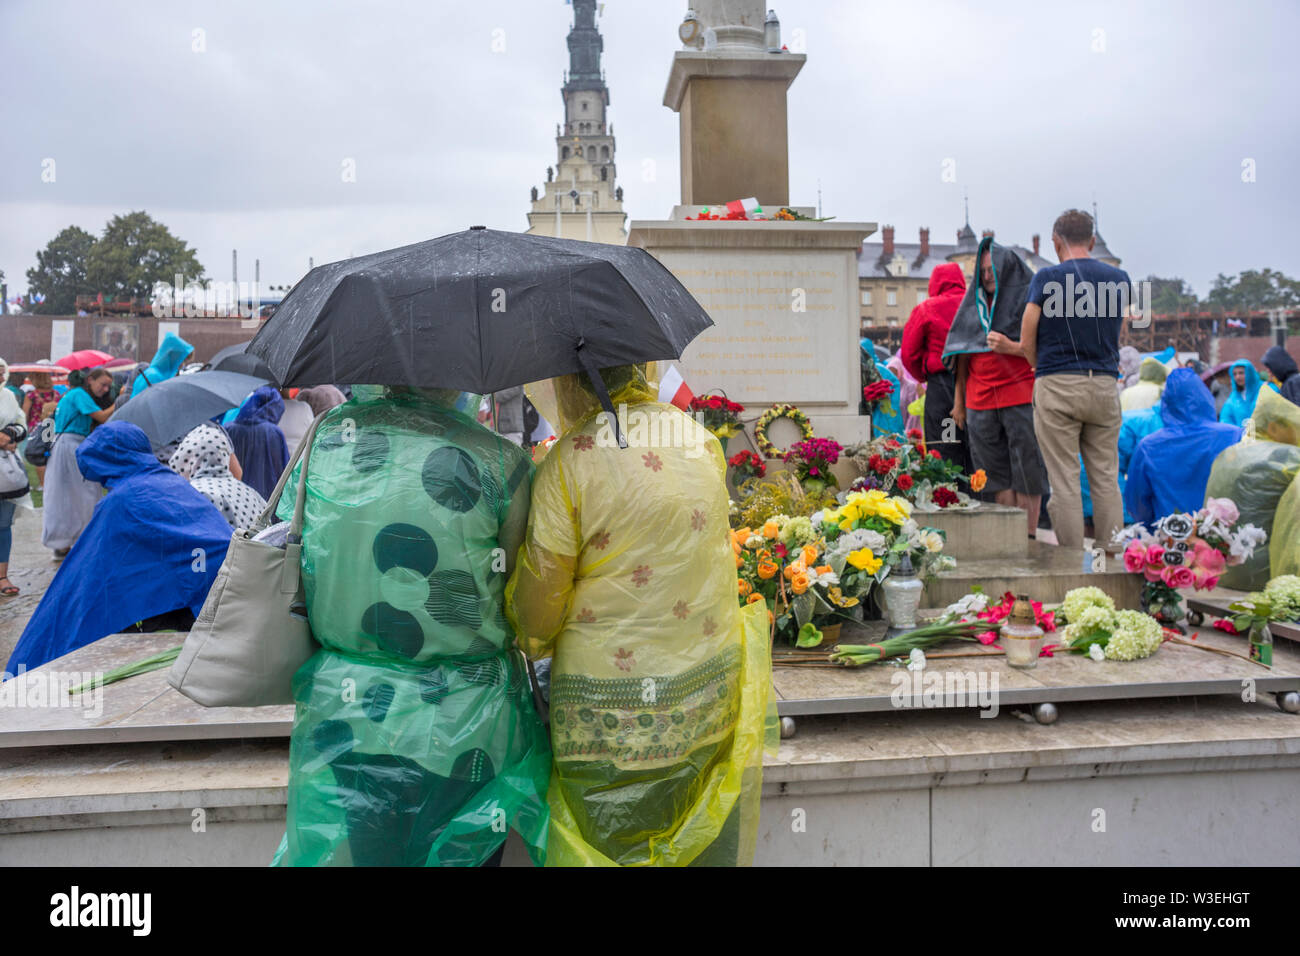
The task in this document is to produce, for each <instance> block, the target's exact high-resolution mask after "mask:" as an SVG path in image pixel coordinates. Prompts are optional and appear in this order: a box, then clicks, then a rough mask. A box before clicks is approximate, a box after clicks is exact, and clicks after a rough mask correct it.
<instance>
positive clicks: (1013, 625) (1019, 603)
mask: <svg viewBox="0 0 1300 956" xmlns="http://www.w3.org/2000/svg"><path fill="white" fill-rule="evenodd" d="M999 636H1000V638H1001V639H1002V647H1003V649H1004V650H1005V651H1006V654H1007V663H1008V664H1010V665H1011V666H1012V667H1021V668H1025V669H1028V668H1031V667H1037V666H1038V654H1039V652H1040V651H1041V650H1042V649H1043V642H1044V641H1045V640H1046V639H1047V635H1046V634H1044V632H1043V629H1042V628H1041V627H1039V626H1038V623H1037V621H1036V620H1035V619H1034V606H1033V604H1031V603H1030V601H1029V596H1028V595H1026V594H1021V595H1018V596H1017V597H1016V603H1015V605H1014V606H1013V607H1012V608H1011V616H1010V617H1008V618H1007V619H1006V621H1005V622H1004V623H1003V625H1002V628H1001V630H1000V631H999Z"/></svg>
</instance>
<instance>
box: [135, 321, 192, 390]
mask: <svg viewBox="0 0 1300 956" xmlns="http://www.w3.org/2000/svg"><path fill="white" fill-rule="evenodd" d="M193 351H194V346H192V345H190V343H189V342H186V341H185V340H184V339H183V338H181V337H180V336H179V335H177V334H176V333H175V332H168V333H167V334H166V335H164V336H163V340H162V341H161V342H159V343H158V351H157V352H155V353H154V356H153V361H152V362H151V363H150V364H149V367H148V368H146V369H142V370H141V371H140V372H139V374H137V375H136V377H135V382H134V384H132V386H131V397H132V398H134V397H135V396H137V395H139V394H140V393H141V392H143V391H144V390H145V389H146V388H148V387H149V386H150V385H157V384H158V383H159V382H165V381H166V380H167V379H169V378H172V377H173V376H175V375H176V373H178V372H179V371H180V370H181V365H182V364H184V362H185V359H186V358H187V357H188V356H189V355H190V354H191V353H192V352H193Z"/></svg>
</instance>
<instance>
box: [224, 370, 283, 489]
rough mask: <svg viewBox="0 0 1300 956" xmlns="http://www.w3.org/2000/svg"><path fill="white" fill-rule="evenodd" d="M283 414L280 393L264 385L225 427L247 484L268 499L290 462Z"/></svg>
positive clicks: (271, 386)
mask: <svg viewBox="0 0 1300 956" xmlns="http://www.w3.org/2000/svg"><path fill="white" fill-rule="evenodd" d="M283 414H284V399H283V398H281V397H280V392H279V391H278V390H277V389H276V388H275V386H273V385H263V386H262V387H261V388H259V389H258V390H257V391H255V392H254V393H253V394H252V396H251V397H250V398H249V399H248V401H246V402H244V406H243V408H241V409H240V410H239V414H238V415H236V416H235V420H234V421H233V422H231V423H230V424H229V425H227V426H226V432H227V433H228V434H229V435H230V444H231V446H232V447H233V448H234V449H235V457H236V458H238V459H239V464H240V465H241V466H242V467H243V469H244V477H243V481H244V484H246V485H249V486H251V487H252V488H253V489H254V490H255V491H256V492H257V493H258V494H259V495H261V496H262V497H263V498H267V499H269V498H270V497H271V492H273V491H274V490H275V485H276V483H277V482H278V481H279V480H280V474H281V472H283V471H284V466H285V465H287V464H288V463H289V445H288V443H287V442H286V441H285V438H284V432H282V431H281V430H280V426H279V424H278V423H279V421H280V416H281V415H283Z"/></svg>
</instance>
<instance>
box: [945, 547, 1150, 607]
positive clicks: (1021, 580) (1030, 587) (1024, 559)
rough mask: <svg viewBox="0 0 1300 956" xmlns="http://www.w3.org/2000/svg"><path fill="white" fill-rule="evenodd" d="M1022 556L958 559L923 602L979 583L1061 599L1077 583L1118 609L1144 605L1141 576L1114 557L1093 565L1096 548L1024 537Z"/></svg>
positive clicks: (991, 591)
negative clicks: (1102, 594)
mask: <svg viewBox="0 0 1300 956" xmlns="http://www.w3.org/2000/svg"><path fill="white" fill-rule="evenodd" d="M1025 544H1026V545H1027V547H1026V549H1025V553H1024V555H1022V556H1020V557H995V558H975V559H973V560H965V561H963V560H962V559H961V558H960V557H958V558H957V567H956V568H954V569H953V570H952V571H948V572H945V573H943V574H941V575H939V576H938V577H937V578H935V579H934V580H932V581H931V582H929V583H928V584H927V585H926V590H925V597H924V598H923V599H922V603H923V604H925V605H927V606H930V607H945V606H946V605H948V604H951V603H952V602H954V601H956V600H958V599H959V598H961V597H962V596H963V595H964V594H966V593H968V592H969V591H970V589H971V586H972V585H975V584H978V585H980V586H981V587H982V588H983V589H984V592H985V593H986V594H988V595H990V596H991V597H993V598H994V599H995V600H996V599H998V598H1000V597H1001V595H1002V594H1003V592H1005V591H1010V592H1012V593H1013V594H1028V595H1029V596H1030V598H1031V599H1032V600H1035V601H1042V602H1043V603H1045V604H1053V603H1058V602H1060V601H1062V600H1064V598H1065V592H1066V591H1069V590H1070V589H1072V588H1078V587H1098V588H1101V589H1102V590H1103V591H1105V592H1106V593H1107V594H1109V595H1110V596H1111V597H1112V598H1113V599H1114V600H1115V606H1116V607H1118V608H1132V609H1135V610H1136V609H1138V608H1139V607H1141V602H1140V595H1141V591H1142V575H1140V574H1129V573H1128V572H1126V571H1125V570H1124V562H1123V560H1122V559H1121V558H1118V557H1113V556H1112V557H1109V558H1107V559H1106V561H1105V563H1104V566H1102V567H1099V568H1098V570H1095V571H1094V570H1093V558H1092V555H1091V553H1089V552H1087V551H1082V550H1078V551H1076V550H1072V549H1068V548H1060V547H1057V546H1056V545H1051V544H1043V543H1041V542H1039V541H1030V540H1028V537H1026V539H1025Z"/></svg>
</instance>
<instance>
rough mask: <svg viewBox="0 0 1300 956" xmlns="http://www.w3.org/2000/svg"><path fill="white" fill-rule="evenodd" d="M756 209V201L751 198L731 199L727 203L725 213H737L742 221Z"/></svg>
mask: <svg viewBox="0 0 1300 956" xmlns="http://www.w3.org/2000/svg"><path fill="white" fill-rule="evenodd" d="M758 208H759V207H758V200H757V199H755V198H753V197H752V196H751V197H750V198H749V199H733V200H732V201H731V202H729V203H727V212H730V213H739V214H740V216H741V218H743V219H748V218H749V217H750V216H752V215H753V214H754V213H755V212H757V211H758Z"/></svg>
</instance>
